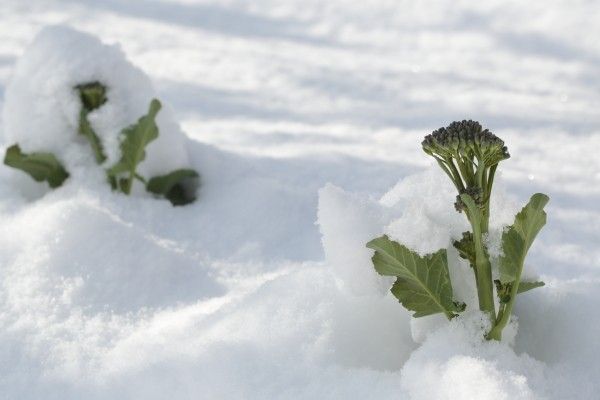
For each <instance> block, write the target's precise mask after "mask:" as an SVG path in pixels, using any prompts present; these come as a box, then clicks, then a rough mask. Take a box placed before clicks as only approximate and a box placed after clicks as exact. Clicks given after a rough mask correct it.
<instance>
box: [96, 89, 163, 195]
mask: <svg viewBox="0 0 600 400" xmlns="http://www.w3.org/2000/svg"><path fill="white" fill-rule="evenodd" d="M160 108H161V105H160V102H159V101H158V100H156V99H153V100H152V101H151V102H150V107H149V109H148V114H146V115H144V116H143V117H141V118H140V119H139V120H138V122H137V123H136V124H133V125H131V126H129V127H127V128H125V129H123V131H122V132H121V134H122V135H123V137H124V139H123V141H122V142H121V146H120V148H121V159H120V160H119V161H118V162H117V163H116V164H115V165H113V166H112V167H111V168H110V169H109V170H108V171H107V173H108V175H109V177H110V176H116V175H118V174H121V173H127V177H126V178H125V180H123V181H122V180H119V182H120V188H121V190H122V191H123V193H126V194H129V193H130V192H131V186H132V185H133V180H134V178H135V176H136V169H137V166H138V165H139V164H140V163H141V162H142V161H144V159H145V158H146V146H148V144H149V143H150V142H152V141H153V140H155V139H156V138H158V126H157V125H156V121H155V119H156V114H158V112H159V111H160Z"/></svg>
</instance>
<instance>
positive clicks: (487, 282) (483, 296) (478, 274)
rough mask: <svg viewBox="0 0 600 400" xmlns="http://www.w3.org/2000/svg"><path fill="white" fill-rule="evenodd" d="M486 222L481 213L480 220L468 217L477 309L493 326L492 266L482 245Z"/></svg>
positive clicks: (485, 217)
mask: <svg viewBox="0 0 600 400" xmlns="http://www.w3.org/2000/svg"><path fill="white" fill-rule="evenodd" d="M488 220H489V217H488V216H487V215H485V214H483V213H482V218H481V219H480V218H475V216H469V221H470V223H471V227H472V229H473V241H474V244H475V282H476V284H477V297H478V299H479V309H480V310H481V311H483V312H484V313H486V314H488V315H489V317H490V320H491V322H492V325H493V324H494V323H495V322H496V308H495V305H494V286H493V280H492V264H491V263H490V260H489V257H488V255H487V252H486V251H485V248H484V244H483V233H484V228H485V231H486V232H487V225H488Z"/></svg>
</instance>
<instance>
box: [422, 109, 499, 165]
mask: <svg viewBox="0 0 600 400" xmlns="http://www.w3.org/2000/svg"><path fill="white" fill-rule="evenodd" d="M422 145H423V150H424V151H425V153H427V154H429V155H432V156H434V157H436V156H437V157H440V158H442V159H446V158H456V159H460V158H463V157H464V158H467V159H469V160H473V159H476V160H477V161H478V162H483V163H484V164H485V166H486V167H491V166H493V165H496V164H498V163H499V162H500V161H502V160H506V159H507V158H509V157H510V154H508V149H507V148H506V146H504V141H503V140H502V139H500V138H499V137H497V136H496V135H494V134H493V133H491V132H490V131H489V130H487V129H483V128H482V126H481V125H480V124H479V122H477V121H471V120H469V121H460V122H458V121H455V122H452V123H451V124H450V125H448V126H447V127H446V128H440V129H437V130H435V131H433V132H432V133H431V134H430V135H427V136H425V139H424V140H423V143H422Z"/></svg>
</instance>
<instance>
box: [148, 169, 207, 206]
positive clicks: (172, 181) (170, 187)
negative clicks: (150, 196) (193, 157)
mask: <svg viewBox="0 0 600 400" xmlns="http://www.w3.org/2000/svg"><path fill="white" fill-rule="evenodd" d="M197 179H198V173H197V172H196V171H194V170H193V169H178V170H175V171H173V172H170V173H168V174H166V175H161V176H155V177H154V178H152V179H150V180H149V181H148V184H147V185H146V190H148V191H149V192H152V193H155V194H159V195H162V196H164V197H165V198H167V199H168V200H169V201H170V202H171V203H173V205H176V206H181V205H185V204H189V203H191V202H193V201H194V200H195V199H196V196H195V187H196V186H197V185H196V184H195V182H193V181H194V180H197Z"/></svg>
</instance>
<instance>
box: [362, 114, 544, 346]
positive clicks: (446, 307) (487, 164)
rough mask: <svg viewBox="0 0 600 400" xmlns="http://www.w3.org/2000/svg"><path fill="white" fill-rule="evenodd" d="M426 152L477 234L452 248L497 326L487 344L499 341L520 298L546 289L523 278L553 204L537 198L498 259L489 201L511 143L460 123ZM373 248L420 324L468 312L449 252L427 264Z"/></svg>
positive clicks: (383, 245)
mask: <svg viewBox="0 0 600 400" xmlns="http://www.w3.org/2000/svg"><path fill="white" fill-rule="evenodd" d="M422 146H423V151H424V152H425V153H426V154H428V155H430V156H432V157H433V158H434V159H435V160H436V162H437V163H438V165H439V166H440V168H442V170H443V171H444V172H445V173H446V175H448V177H449V178H450V180H451V181H452V183H453V184H454V186H455V188H456V190H457V196H456V202H455V203H454V206H455V208H456V211H457V212H459V213H463V214H464V215H465V216H466V218H467V220H468V221H469V224H470V226H471V231H468V232H464V233H463V234H462V238H460V239H459V240H455V241H454V242H453V246H454V248H455V249H456V250H457V252H458V254H459V256H460V257H461V258H463V259H465V260H467V261H468V263H469V264H470V266H471V269H472V271H473V275H474V279H475V283H476V286H477V295H478V300H479V309H480V310H481V311H482V312H483V313H485V314H486V315H487V316H488V318H489V320H490V324H491V329H490V330H489V331H488V332H487V333H486V339H488V340H490V339H494V340H500V339H501V338H502V330H503V329H504V327H505V326H506V325H507V323H508V321H509V320H510V316H511V313H512V310H513V306H514V303H515V300H516V298H517V295H518V294H520V293H523V292H525V291H528V290H531V289H534V288H536V287H539V286H543V285H544V283H543V282H527V281H522V280H521V273H522V271H523V267H524V262H525V257H526V255H527V252H528V250H529V248H530V247H531V245H532V244H533V241H534V239H535V237H536V235H537V234H538V232H539V231H540V229H541V228H542V227H543V226H544V225H545V223H546V213H545V211H544V206H545V205H546V204H547V203H548V200H549V199H548V196H546V195H544V194H541V193H536V194H534V195H533V196H532V197H531V199H530V200H529V202H528V203H527V205H526V206H525V207H524V208H523V209H522V210H521V211H520V212H519V213H518V214H517V215H516V217H515V220H514V223H513V224H512V225H511V226H509V227H507V228H506V229H505V230H504V232H503V234H502V239H501V244H502V255H501V256H500V257H498V258H497V259H492V258H491V257H490V254H489V253H488V249H487V245H486V239H487V233H488V227H489V219H490V211H491V210H490V197H491V195H492V185H493V183H494V175H495V173H496V169H497V167H498V164H499V163H500V162H501V161H503V160H506V159H508V158H509V157H510V155H509V154H508V150H507V148H506V146H505V145H504V142H503V141H502V140H501V139H500V138H498V137H497V136H495V135H494V134H492V133H491V132H490V131H489V130H487V129H483V128H482V127H481V125H480V124H479V123H478V122H475V121H461V122H453V123H451V124H450V125H449V126H448V127H446V128H440V129H438V130H436V131H434V132H433V133H431V134H430V135H427V136H426V137H425V139H424V140H423V142H422ZM367 247H368V248H370V249H373V250H374V251H375V253H374V255H373V258H372V261H373V265H374V267H375V270H376V271H377V272H378V273H379V274H381V275H384V276H394V277H396V281H395V283H394V285H393V286H392V288H391V292H392V294H393V295H394V296H395V297H397V298H398V300H399V301H400V303H402V305H403V306H404V307H405V308H407V309H408V310H410V311H413V312H414V314H413V317H423V316H426V315H432V314H438V313H442V314H444V315H445V316H446V317H447V318H448V319H452V318H454V317H456V316H457V315H458V314H459V313H460V312H462V311H464V310H465V307H466V306H465V304H464V303H460V302H457V301H455V300H454V298H453V293H452V282H451V280H450V274H449V270H448V257H447V253H446V249H440V250H438V251H437V252H435V253H433V254H429V255H426V256H420V255H419V254H417V253H416V252H414V251H412V250H410V249H408V248H407V247H406V246H404V245H402V244H400V243H397V242H395V241H393V240H391V239H390V238H389V237H387V236H386V235H384V236H381V237H379V238H376V239H373V240H371V241H370V242H369V243H368V244H367ZM494 278H496V279H494ZM494 289H495V291H496V297H497V302H495V301H494ZM496 304H497V305H498V308H496Z"/></svg>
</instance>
